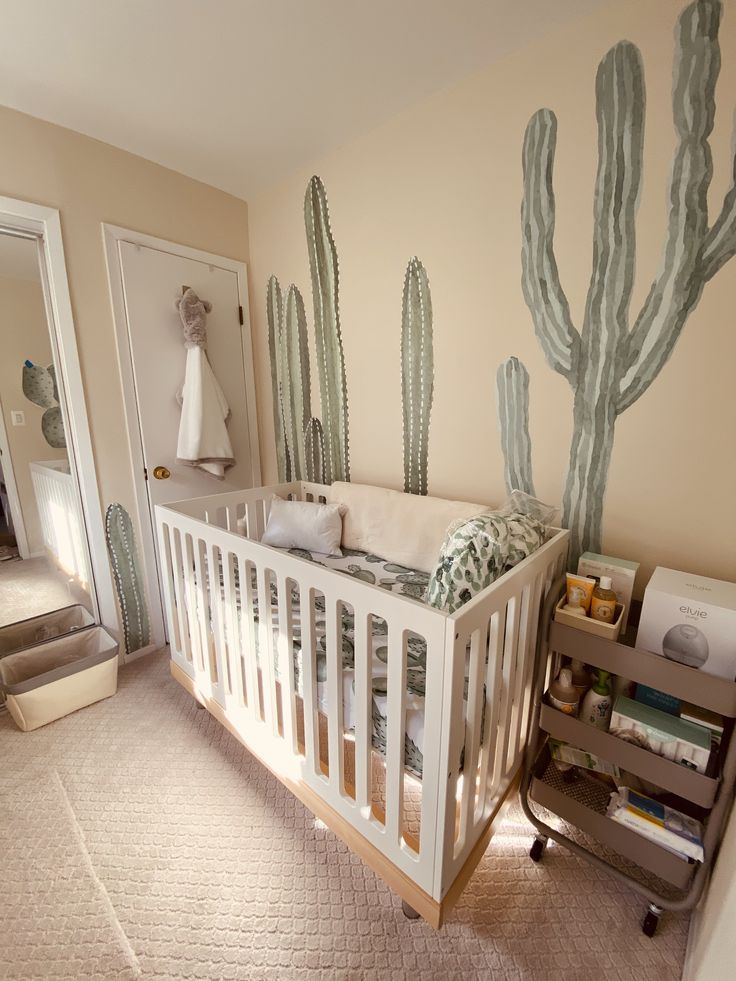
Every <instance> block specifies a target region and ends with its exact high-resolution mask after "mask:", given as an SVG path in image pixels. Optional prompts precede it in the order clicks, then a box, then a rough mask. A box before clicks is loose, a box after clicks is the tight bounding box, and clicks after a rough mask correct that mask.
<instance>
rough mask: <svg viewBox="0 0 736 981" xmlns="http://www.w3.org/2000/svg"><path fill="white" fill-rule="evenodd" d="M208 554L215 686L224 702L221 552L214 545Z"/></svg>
mask: <svg viewBox="0 0 736 981" xmlns="http://www.w3.org/2000/svg"><path fill="white" fill-rule="evenodd" d="M205 555H206V556H207V579H208V583H209V606H210V632H211V636H212V641H211V643H212V656H213V659H214V672H213V673H214V676H215V677H214V680H213V687H214V688H216V689H217V691H218V693H219V695H220V700H221V701H222V702H223V703H224V692H225V687H226V686H225V625H224V617H223V610H222V590H221V587H220V562H221V553H220V550H219V548H217V547H216V546H214V545H208V546H206V547H205Z"/></svg>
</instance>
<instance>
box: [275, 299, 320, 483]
mask: <svg viewBox="0 0 736 981" xmlns="http://www.w3.org/2000/svg"><path fill="white" fill-rule="evenodd" d="M280 377H281V409H282V413H283V418H284V429H285V431H286V447H287V450H288V453H289V460H290V461H291V476H292V479H294V480H302V479H303V478H304V477H305V476H306V472H307V468H306V456H305V450H304V432H305V430H306V427H307V425H308V423H309V420H310V419H311V417H312V396H311V384H310V377H309V344H308V341H307V318H306V314H305V313H304V301H303V300H302V296H301V293H300V292H299V290H298V289H297V288H296V286H293V285H292V286H290V287H289V289H288V290H287V293H286V302H285V303H284V322H283V326H282V328H281V376H280Z"/></svg>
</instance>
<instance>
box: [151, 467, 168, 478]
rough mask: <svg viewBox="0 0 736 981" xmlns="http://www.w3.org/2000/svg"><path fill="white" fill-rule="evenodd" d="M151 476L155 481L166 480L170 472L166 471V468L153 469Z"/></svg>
mask: <svg viewBox="0 0 736 981" xmlns="http://www.w3.org/2000/svg"><path fill="white" fill-rule="evenodd" d="M153 476H154V477H155V478H156V480H168V478H169V477H170V476H171V471H170V470H167V468H166V467H154V468H153Z"/></svg>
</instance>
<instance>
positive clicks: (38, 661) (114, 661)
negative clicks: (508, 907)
mask: <svg viewBox="0 0 736 981" xmlns="http://www.w3.org/2000/svg"><path fill="white" fill-rule="evenodd" d="M117 684H118V644H117V641H116V640H115V639H114V638H113V637H111V636H110V634H109V633H108V632H107V631H106V630H105V629H104V628H103V627H89V628H88V629H86V630H79V631H77V632H75V633H73V634H67V636H65V637H58V638H55V639H54V640H49V641H46V642H45V643H43V644H38V645H37V646H36V647H31V648H29V649H28V650H25V651H18V652H17V653H15V654H10V655H8V656H7V657H4V658H2V660H0V687H2V689H3V691H4V693H5V696H6V702H7V706H8V711H9V712H10V714H11V715H12V716H13V719H14V720H15V722H16V723H17V724H18V726H19V728H21V729H23V730H24V732H28V731H29V730H31V729H38V728H39V726H44V725H46V724H47V723H48V722H54V721H55V720H56V719H60V718H61V717H62V716H64V715H69V713H70V712H76V710H77V709H80V708H84V706H85V705H91V704H92V703H93V702H97V701H99V700H100V699H101V698H108V697H109V696H110V695H114V694H115V691H116V690H117Z"/></svg>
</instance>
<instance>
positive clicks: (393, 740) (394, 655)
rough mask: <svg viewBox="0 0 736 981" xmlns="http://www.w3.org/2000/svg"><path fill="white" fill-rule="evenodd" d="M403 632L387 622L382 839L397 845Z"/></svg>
mask: <svg viewBox="0 0 736 981" xmlns="http://www.w3.org/2000/svg"><path fill="white" fill-rule="evenodd" d="M405 648H406V631H405V630H404V629H402V627H401V626H400V625H399V623H398V621H397V620H396V619H395V618H393V617H392V618H391V619H390V620H389V621H388V698H387V701H386V713H387V726H386V836H387V838H388V840H389V842H391V844H392V845H394V846H395V845H399V844H400V843H401V831H402V829H401V816H402V814H403V811H404V738H405V737H404V733H405V731H406V649H405Z"/></svg>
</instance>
